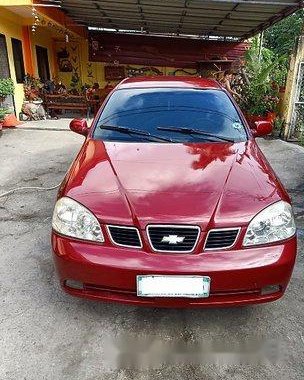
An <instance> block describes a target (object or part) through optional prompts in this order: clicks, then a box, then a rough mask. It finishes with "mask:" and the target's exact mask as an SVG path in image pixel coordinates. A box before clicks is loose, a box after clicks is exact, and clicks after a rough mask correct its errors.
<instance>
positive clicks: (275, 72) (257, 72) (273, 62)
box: [241, 37, 287, 115]
mask: <svg viewBox="0 0 304 380" xmlns="http://www.w3.org/2000/svg"><path fill="white" fill-rule="evenodd" d="M285 60H286V57H285V56H283V57H278V56H277V55H276V54H274V53H273V52H272V51H271V50H270V49H267V48H262V49H261V55H260V57H259V40H258V38H257V37H255V38H254V39H253V40H252V44H251V47H250V49H249V50H248V51H247V53H246V57H245V73H246V78H247V84H245V86H244V88H243V91H242V98H243V99H242V104H241V106H242V108H243V109H244V110H246V112H248V113H250V114H252V115H265V114H266V113H267V112H277V106H278V103H279V88H280V86H282V85H283V84H284V83H285V80H286V73H287V71H286V68H285Z"/></svg>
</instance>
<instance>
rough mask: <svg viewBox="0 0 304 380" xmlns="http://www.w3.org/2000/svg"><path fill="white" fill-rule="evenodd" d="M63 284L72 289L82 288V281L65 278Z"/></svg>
mask: <svg viewBox="0 0 304 380" xmlns="http://www.w3.org/2000/svg"><path fill="white" fill-rule="evenodd" d="M65 285H66V286H67V287H68V288H72V289H81V290H82V289H83V283H82V282H80V281H76V280H65Z"/></svg>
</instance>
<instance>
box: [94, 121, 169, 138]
mask: <svg viewBox="0 0 304 380" xmlns="http://www.w3.org/2000/svg"><path fill="white" fill-rule="evenodd" d="M99 128H101V129H107V130H109V131H117V132H121V133H127V134H128V135H131V134H132V135H139V136H144V137H147V138H149V139H157V140H160V141H168V142H173V140H172V139H169V138H166V137H162V136H157V135H153V134H152V133H150V132H148V131H142V130H141V129H135V128H128V127H120V126H118V125H104V124H102V125H100V126H99Z"/></svg>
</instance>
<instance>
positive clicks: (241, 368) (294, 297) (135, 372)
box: [0, 121, 304, 380]
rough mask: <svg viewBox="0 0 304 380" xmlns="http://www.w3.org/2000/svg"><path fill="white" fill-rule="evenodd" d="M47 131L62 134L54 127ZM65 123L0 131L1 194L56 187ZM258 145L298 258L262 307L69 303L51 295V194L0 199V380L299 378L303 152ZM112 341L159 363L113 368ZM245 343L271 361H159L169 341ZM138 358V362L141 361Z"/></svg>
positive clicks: (65, 155) (68, 138)
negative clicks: (291, 219)
mask: <svg viewBox="0 0 304 380" xmlns="http://www.w3.org/2000/svg"><path fill="white" fill-rule="evenodd" d="M38 124H39V123H38ZM44 125H47V124H44ZM56 125H59V126H60V128H59V129H61V130H58V131H56V130H54V129H56ZM66 125H67V121H58V122H56V123H53V124H52V125H51V127H50V128H49V129H48V128H44V129H40V128H41V127H39V125H38V126H37V125H34V126H33V127H32V128H31V126H27V129H22V127H21V128H19V129H15V130H8V131H4V132H3V134H2V137H1V138H0V162H1V169H0V193H3V192H5V191H7V190H9V189H11V188H14V187H18V186H51V185H54V184H57V183H59V182H60V181H61V179H62V177H63V175H64V173H65V172H66V170H67V168H68V167H69V165H70V163H71V161H72V159H73V157H74V156H75V154H76V152H77V151H78V149H79V147H80V145H81V143H82V141H83V138H82V137H81V136H78V135H76V134H73V133H71V132H69V131H67V130H66ZM54 126H55V128H53V127H54ZM259 144H260V146H261V148H262V149H263V151H264V152H265V154H266V156H267V157H268V159H269V161H270V162H271V164H272V166H273V167H274V169H275V171H276V172H277V174H278V175H279V177H280V179H281V180H282V182H283V183H284V185H285V186H286V187H287V189H288V191H289V193H290V194H291V196H292V198H293V202H294V206H295V213H296V218H297V224H298V227H299V250H298V258H297V263H296V267H295V270H294V273H293V276H292V280H291V283H290V286H289V289H288V291H287V293H286V295H285V297H284V298H283V299H282V300H280V301H278V302H275V303H271V304H266V305H261V306H255V307H244V308H234V309H201V310H167V309H143V308H137V307H130V306H123V305H116V304H104V303H98V302H92V301H86V300H82V299H77V298H73V297H70V296H68V295H65V294H63V293H62V292H61V291H60V289H59V288H58V284H57V280H56V277H55V273H54V267H53V262H52V257H51V246H50V225H51V214H52V209H53V206H54V201H55V196H56V190H52V191H45V192H41V191H40V192H39V191H36V192H33V191H30V192H23V193H19V194H14V195H11V196H8V197H4V198H1V199H0V294H1V301H2V307H1V309H0V355H1V358H2V360H1V362H0V379H5V380H6V379H12V380H16V379H18V380H19V379H26V380H34V379H35V380H36V379H37V380H42V379H51V380H57V379H58V380H59V379H60V380H65V379H73V380H75V379H77V380H78V379H81V380H86V379H90V380H93V379H105V380H107V379H147V380H148V379H149V380H151V379H153V380H154V379H166V380H167V379H174V380H175V379H176V380H185V379H223V380H224V379H225V380H226V379H235V380H240V379H263V380H266V379H274V378H276V379H277V380H281V379H301V380H302V379H303V378H304V361H303V357H304V355H303V349H304V319H303V310H304V303H303V300H304V298H303V297H304V296H303V280H302V278H303V249H304V248H303V247H304V245H303V244H304V201H303V193H304V149H303V148H300V147H298V146H296V145H292V144H288V143H285V142H282V141H275V140H260V141H259ZM113 339H114V340H122V341H124V342H125V341H126V340H127V339H131V342H129V346H128V347H129V348H128V350H129V351H128V353H129V357H130V356H131V357H134V356H132V354H131V352H132V350H131V349H132V347H133V348H136V347H138V339H140V342H141V344H142V345H144V344H145V342H144V341H143V339H146V340H154V349H155V350H156V352H157V353H161V352H162V358H163V364H162V363H159V362H156V363H154V365H152V364H150V367H149V366H148V365H142V366H143V368H139V367H138V366H136V365H133V366H132V365H131V363H125V364H121V365H120V367H119V365H118V364H117V363H118V362H117V360H118V359H117V360H116V358H117V356H115V355H114V354H115V352H114V351H113V353H112V354H111V352H112V351H111V348H112V349H113V343H111V342H113ZM133 341H134V343H133ZM135 341H137V343H135ZM254 341H258V342H261V341H262V342H269V341H272V342H273V346H274V347H275V348H278V349H279V351H278V356H277V357H276V358H272V360H270V361H267V360H264V361H262V362H258V363H255V362H250V363H242V364H237V363H235V362H230V364H227V363H226V362H224V361H223V360H224V359H223V358H225V357H226V358H227V356H225V355H222V356H220V357H218V360H219V362H218V363H216V362H215V359H216V358H215V356H212V357H210V358H208V360H207V359H206V357H204V358H203V359H204V360H203V359H202V362H201V364H200V365H198V364H195V363H189V361H187V360H186V359H185V362H184V363H183V362H180V361H177V362H175V363H174V357H173V358H172V357H171V358H170V357H168V356H165V353H166V352H168V351H169V352H173V349H171V350H170V349H169V348H168V344H173V345H176V344H178V347H175V350H177V349H182V348H183V346H185V345H188V346H189V345H190V346H193V345H194V343H195V342H198V343H199V344H207V343H208V342H212V343H215V344H219V345H221V346H223V345H226V346H227V347H228V348H229V349H230V351H231V350H232V349H234V347H236V346H238V345H239V346H240V345H241V344H242V343H246V342H247V343H248V342H254ZM150 349H151V350H152V348H151V346H150ZM141 351H143V348H142V349H141ZM109 353H110V355H107V354H109ZM108 356H110V357H111V358H112V359H113V360H112V361H110V360H109V358H108ZM124 357H126V358H128V355H125V356H122V355H121V356H120V357H119V359H121V361H122V363H123V358H124ZM137 357H138V355H137ZM141 357H142V358H143V359H142V360H144V358H145V356H144V354H142V356H141ZM149 357H152V354H151V355H150V356H149ZM176 357H177V356H175V359H176ZM181 357H182V356H181ZM267 357H268V356H267ZM114 358H115V360H114ZM230 359H231V358H230ZM252 360H253V359H252V357H251V361H252Z"/></svg>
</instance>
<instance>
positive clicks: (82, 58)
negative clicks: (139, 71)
mask: <svg viewBox="0 0 304 380" xmlns="http://www.w3.org/2000/svg"><path fill="white" fill-rule="evenodd" d="M62 49H66V50H67V51H68V53H69V58H68V60H69V61H70V62H71V63H72V66H73V67H74V68H78V70H77V73H78V74H79V76H80V78H81V85H84V84H85V83H87V84H89V85H92V84H94V83H95V82H97V83H99V85H100V87H104V86H105V85H106V84H108V83H109V84H111V85H115V84H117V82H119V80H115V81H106V79H105V74H104V67H105V66H106V65H110V63H105V62H90V61H89V55H88V41H87V40H85V39H81V40H77V41H70V42H69V43H64V42H56V44H55V50H56V52H60V51H61V50H62ZM56 65H57V63H56ZM123 66H125V67H128V66H130V67H132V68H140V67H142V66H139V65H123ZM155 68H157V69H158V70H160V71H161V72H162V73H163V75H170V74H172V72H174V71H175V70H176V68H174V67H160V66H155ZM56 70H57V76H58V79H59V80H61V81H62V82H63V83H64V85H65V86H66V87H67V88H69V87H70V83H71V78H72V73H71V72H60V71H59V70H58V67H57V69H56ZM187 72H189V73H193V74H194V73H195V72H196V70H192V69H187ZM181 74H182V73H181ZM182 75H185V74H182Z"/></svg>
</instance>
